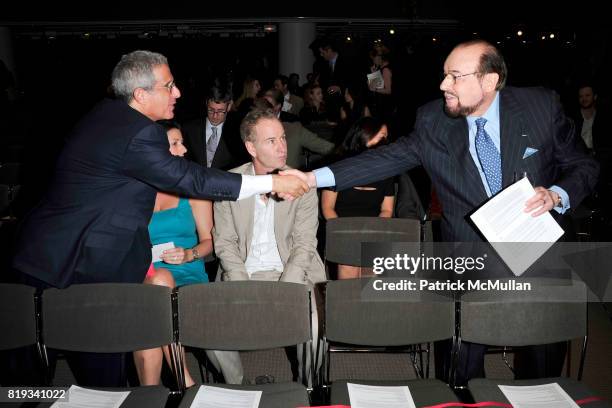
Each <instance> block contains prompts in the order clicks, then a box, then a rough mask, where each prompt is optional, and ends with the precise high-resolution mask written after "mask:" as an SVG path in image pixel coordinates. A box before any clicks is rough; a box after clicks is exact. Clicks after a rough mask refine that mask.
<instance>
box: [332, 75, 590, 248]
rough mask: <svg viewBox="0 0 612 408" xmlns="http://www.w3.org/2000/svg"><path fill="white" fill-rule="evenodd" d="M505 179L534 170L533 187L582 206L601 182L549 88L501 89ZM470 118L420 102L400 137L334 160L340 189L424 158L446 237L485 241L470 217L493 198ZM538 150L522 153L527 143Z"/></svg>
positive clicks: (440, 103)
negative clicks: (475, 152) (474, 148)
mask: <svg viewBox="0 0 612 408" xmlns="http://www.w3.org/2000/svg"><path fill="white" fill-rule="evenodd" d="M500 138H501V145H500V147H501V159H502V179H503V181H502V182H503V186H504V187H506V186H508V185H510V184H512V182H513V180H514V174H515V173H517V174H520V173H522V172H524V171H526V172H528V174H529V179H530V181H531V182H532V183H533V184H534V186H544V187H549V186H551V185H553V184H556V185H558V186H559V187H561V188H563V189H564V190H565V191H566V192H567V193H568V195H569V198H570V204H571V206H572V207H573V208H575V207H577V206H578V204H579V203H580V202H581V201H582V199H583V198H584V197H585V196H586V195H588V194H589V193H590V192H591V191H592V189H593V187H594V185H595V183H596V181H597V175H598V172H599V168H598V165H597V163H596V162H595V161H594V160H593V159H592V158H591V157H589V156H588V155H587V154H586V153H585V151H584V149H583V147H582V145H581V144H579V143H576V139H575V133H574V128H573V124H572V121H570V120H567V118H566V117H565V115H564V113H563V110H562V107H561V105H560V103H559V102H558V99H557V96H556V95H555V94H554V93H553V92H552V91H548V90H545V89H543V88H520V89H519V88H510V87H508V88H505V89H504V90H502V91H501V92H500ZM468 144H469V142H468V128H467V121H466V119H465V118H450V117H448V116H447V115H446V114H445V113H444V109H443V101H442V100H439V101H434V102H430V103H428V104H426V105H424V106H423V107H421V108H420V109H419V111H418V112H417V119H416V123H415V129H414V130H413V132H412V133H411V134H410V135H409V136H407V137H402V138H400V139H399V140H398V141H397V142H395V143H393V144H391V145H388V146H384V147H381V148H379V149H374V150H370V151H367V152H365V153H364V154H361V155H359V156H356V157H352V158H350V159H347V160H343V161H341V162H338V163H334V164H332V165H331V166H329V167H330V169H331V170H332V172H333V173H334V177H335V179H336V188H337V189H338V190H343V189H346V188H349V187H352V186H356V185H364V184H367V183H370V182H372V181H375V180H380V179H383V178H385V177H390V176H393V175H396V174H401V173H403V172H405V171H406V170H409V169H411V168H413V167H416V166H418V165H423V167H424V168H425V170H426V171H427V172H428V174H429V176H430V177H431V180H432V183H433V186H434V188H435V189H436V192H437V193H438V196H439V198H440V201H441V203H442V210H443V218H442V237H443V239H444V240H445V241H463V242H470V241H481V240H482V238H481V236H480V235H479V234H478V232H477V231H476V229H475V227H473V226H472V225H471V224H470V223H469V221H468V219H469V218H468V216H469V214H470V213H471V212H473V211H474V210H475V209H476V208H478V207H479V206H480V205H482V204H483V203H484V202H485V201H487V199H488V198H487V194H486V192H485V189H484V186H483V184H482V179H481V178H480V175H479V173H478V169H477V168H476V165H475V164H474V161H473V160H472V157H471V156H470V153H469V146H468ZM527 147H531V148H533V149H537V152H536V153H535V154H533V155H531V156H529V157H527V158H523V155H524V153H525V149H526V148H527Z"/></svg>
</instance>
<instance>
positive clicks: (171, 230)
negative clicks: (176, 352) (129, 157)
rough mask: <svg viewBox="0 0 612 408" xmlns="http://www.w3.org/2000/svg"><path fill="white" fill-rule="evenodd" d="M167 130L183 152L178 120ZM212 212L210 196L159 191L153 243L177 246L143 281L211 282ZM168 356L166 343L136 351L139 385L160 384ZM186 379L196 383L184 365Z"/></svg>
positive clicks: (178, 151) (151, 230)
mask: <svg viewBox="0 0 612 408" xmlns="http://www.w3.org/2000/svg"><path fill="white" fill-rule="evenodd" d="M161 124H162V125H163V126H164V127H165V128H166V132H167V134H168V142H169V143H170V153H172V154H173V155H174V156H181V157H182V156H184V155H185V153H186V152H187V149H186V148H185V146H184V145H183V135H182V134H181V131H180V129H179V127H178V125H177V124H175V123H172V122H163V123H161ZM212 226H213V215H212V203H211V202H210V201H207V200H198V199H188V198H183V197H179V196H176V195H173V194H169V193H164V192H161V191H160V192H158V193H157V197H156V198H155V207H154V209H153V216H152V217H151V221H150V223H149V235H150V237H151V244H152V245H158V244H164V243H169V242H172V243H173V244H174V248H171V249H167V250H165V251H164V252H163V253H162V254H161V255H160V258H161V261H159V262H155V263H154V264H153V267H154V268H150V269H149V273H147V276H146V278H145V281H144V283H147V284H153V285H163V286H168V287H171V288H174V287H176V286H182V285H188V284H192V283H206V282H208V275H207V274H206V270H205V268H204V261H203V259H202V258H203V257H205V256H206V255H208V254H209V253H211V252H212V248H213V246H212V234H211V230H212ZM164 354H166V358H168V350H167V347H163V350H162V348H161V347H159V348H155V349H148V350H140V351H136V352H134V363H135V365H136V371H137V372H138V378H139V380H140V385H157V384H159V382H160V376H161V368H162V363H163V355H164ZM185 383H186V385H187V386H188V387H190V386H192V385H193V384H194V381H193V378H192V377H191V375H190V374H189V371H188V370H187V368H186V367H185Z"/></svg>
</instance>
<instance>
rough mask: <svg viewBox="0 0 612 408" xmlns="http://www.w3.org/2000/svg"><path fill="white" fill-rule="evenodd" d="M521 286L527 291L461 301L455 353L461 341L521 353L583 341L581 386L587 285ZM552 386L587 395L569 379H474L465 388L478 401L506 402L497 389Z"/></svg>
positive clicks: (540, 281)
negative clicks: (519, 349)
mask: <svg viewBox="0 0 612 408" xmlns="http://www.w3.org/2000/svg"><path fill="white" fill-rule="evenodd" d="M501 282H504V281H501ZM520 282H521V283H530V284H531V290H528V291H527V290H526V291H516V290H507V291H504V290H481V291H479V290H475V291H471V292H467V293H464V294H463V295H462V296H461V303H460V306H461V310H460V314H461V318H460V329H459V332H460V334H459V338H458V341H457V345H458V347H457V352H458V351H459V349H460V347H461V343H462V342H463V341H468V342H472V343H479V344H485V345H489V346H499V347H501V346H511V347H521V346H533V345H540V344H548V343H555V342H561V341H570V340H572V339H575V338H581V339H582V350H581V355H580V366H579V369H578V380H580V379H581V378H582V372H583V368H584V359H585V354H586V346H587V303H586V300H587V292H586V286H585V284H584V283H583V282H580V281H571V280H562V279H551V278H533V279H521V281H520ZM455 360H456V359H455ZM551 382H558V383H559V385H561V386H562V387H563V388H564V389H565V390H566V391H567V392H568V394H569V395H570V396H571V397H572V398H575V399H579V398H582V397H583V396H584V395H585V394H589V392H588V391H587V390H586V387H584V386H583V385H582V384H580V383H578V382H576V381H573V380H571V379H569V378H545V379H538V380H516V381H496V380H490V379H472V380H470V381H469V382H468V388H469V390H470V392H471V393H472V395H473V397H474V399H475V400H476V401H491V398H496V399H495V401H498V402H507V400H506V399H505V397H503V394H501V391H499V387H498V386H497V385H498V384H507V385H536V384H547V383H551ZM498 392H499V394H498ZM500 394H501V395H500ZM589 395H590V396H592V395H593V394H589ZM589 406H591V404H589ZM592 406H596V405H592Z"/></svg>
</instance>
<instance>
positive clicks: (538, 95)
mask: <svg viewBox="0 0 612 408" xmlns="http://www.w3.org/2000/svg"><path fill="white" fill-rule="evenodd" d="M506 74H507V72H506V65H505V62H504V59H503V57H502V56H501V54H500V53H499V51H498V50H497V49H496V48H495V47H494V46H493V45H491V44H489V43H487V42H485V41H482V40H475V41H470V42H466V43H462V44H459V45H457V46H456V47H455V48H454V49H453V50H452V52H451V53H450V54H449V55H448V57H447V59H446V61H445V63H444V75H443V79H442V82H441V84H440V90H441V91H442V92H443V99H442V100H437V101H433V102H430V103H428V104H426V105H424V106H422V107H421V108H420V109H419V111H418V112H417V119H416V123H415V129H414V131H413V132H412V133H411V134H410V135H409V136H408V137H402V138H400V139H399V140H398V141H397V142H395V143H393V144H391V145H388V146H385V147H381V148H379V149H374V150H369V151H367V152H365V153H363V154H361V155H359V156H356V157H353V158H350V159H347V160H343V161H340V162H338V163H334V164H332V165H330V166H329V167H325V168H322V169H318V170H315V171H314V172H310V173H306V174H305V175H304V177H305V179H306V181H307V182H308V183H309V185H310V186H311V187H314V186H318V187H327V186H334V185H335V186H336V189H338V190H343V189H346V188H349V187H352V186H356V185H365V184H367V183H371V182H373V181H376V180H380V179H383V178H386V177H390V176H393V175H396V174H401V173H404V172H405V171H407V170H409V169H410V168H413V167H416V166H419V165H422V166H423V167H424V168H425V170H426V171H427V172H428V173H429V176H430V177H431V180H432V183H433V186H434V187H435V189H436V192H437V193H438V196H439V198H440V201H441V203H442V209H443V217H442V238H443V239H444V240H445V241H447V242H478V241H482V237H481V236H480V235H479V234H478V232H477V231H476V230H475V228H474V227H473V226H472V225H471V224H470V223H469V222H468V215H469V214H470V213H471V212H472V211H473V210H474V209H476V208H478V207H479V206H480V205H482V204H483V203H484V202H485V201H487V200H488V199H489V197H491V196H492V195H494V194H495V193H496V192H497V191H499V188H504V187H507V186H508V185H510V184H512V182H513V181H514V179H515V175H517V174H524V173H525V172H526V173H527V174H528V176H529V180H530V181H531V183H532V184H533V185H535V186H537V187H536V188H535V190H536V194H535V195H534V196H533V197H532V198H531V199H529V200H528V201H527V202H526V203H525V211H526V212H529V213H531V214H532V215H533V216H538V215H541V214H543V213H545V212H548V211H551V213H552V214H553V215H555V216H558V215H560V214H563V213H565V212H566V211H567V210H568V209H570V208H576V207H577V206H578V204H580V202H581V201H582V199H583V198H584V197H585V196H587V195H588V194H590V193H591V192H592V190H593V187H594V186H595V183H596V181H597V175H598V172H599V168H598V165H597V163H596V162H595V161H594V160H593V159H592V158H591V157H589V156H588V155H587V154H586V153H585V151H584V150H583V147H582V145H581V144H580V143H576V139H575V134H574V128H573V124H572V122H571V121H569V120H567V118H566V117H565V115H564V113H563V109H562V107H561V105H560V103H559V101H558V98H557V96H556V95H555V94H554V93H553V92H551V91H548V90H545V89H543V88H522V89H518V88H511V87H507V88H506V87H505V82H506ZM481 118H483V119H485V124H484V132H486V134H487V135H488V137H490V139H491V142H492V143H493V144H494V146H495V149H496V151H495V154H496V155H497V157H498V159H497V160H498V162H497V163H498V166H499V170H500V173H501V174H498V175H497V176H496V177H498V182H499V177H500V176H501V183H498V185H493V186H491V185H490V183H491V180H490V179H488V177H489V176H488V175H487V174H485V171H483V165H482V163H483V162H482V159H481V157H480V156H479V153H478V152H477V148H476V145H475V144H476V142H475V140H476V136H477V133H478V132H479V131H480V130H478V129H477V128H478V126H477V124H476V122H477V120H479V119H481ZM480 122H482V121H480ZM491 146H493V145H491ZM291 172H292V173H294V174H297V173H295V171H293V170H292V171H291ZM492 187H493V188H492ZM475 346H476V347H473V348H472V350H471V351H469V353H470V357H469V358H468V357H466V356H462V357H460V360H461V359H463V360H465V361H467V363H466V364H467V365H465V366H463V365H462V366H461V367H460V371H459V372H458V373H457V375H458V380H459V382H464V381H467V379H469V378H471V377H476V376H481V375H482V374H483V357H484V347H482V346H479V345H475ZM465 349H466V348H464V349H463V350H465ZM468 360H469V361H468ZM555 360H556V359H555ZM561 365H562V361H561ZM543 366H544V368H542V369H540V368H533V370H532V374H533V375H538V376H539V375H546V374H551V375H554V373H555V372H556V371H557V370H558V371H559V372H560V369H561V367H560V366H558V364H556V363H555V364H553V366H552V367H551V366H550V364H549V363H546V362H544V363H543Z"/></svg>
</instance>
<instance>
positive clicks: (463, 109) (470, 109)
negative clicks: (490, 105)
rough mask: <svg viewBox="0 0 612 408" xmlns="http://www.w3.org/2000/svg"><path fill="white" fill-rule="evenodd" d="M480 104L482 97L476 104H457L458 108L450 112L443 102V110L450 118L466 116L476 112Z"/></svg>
mask: <svg viewBox="0 0 612 408" xmlns="http://www.w3.org/2000/svg"><path fill="white" fill-rule="evenodd" d="M481 105H482V99H481V100H480V101H479V102H478V103H477V104H476V105H472V106H463V105H459V109H458V110H457V111H455V112H451V111H450V110H449V109H448V105H447V104H446V103H445V104H444V112H446V114H447V115H448V116H450V117H451V118H459V117H466V116H470V115H471V114H472V113H474V112H476V110H478V108H480V106H481Z"/></svg>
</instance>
